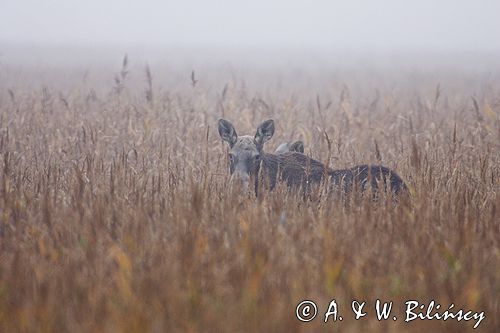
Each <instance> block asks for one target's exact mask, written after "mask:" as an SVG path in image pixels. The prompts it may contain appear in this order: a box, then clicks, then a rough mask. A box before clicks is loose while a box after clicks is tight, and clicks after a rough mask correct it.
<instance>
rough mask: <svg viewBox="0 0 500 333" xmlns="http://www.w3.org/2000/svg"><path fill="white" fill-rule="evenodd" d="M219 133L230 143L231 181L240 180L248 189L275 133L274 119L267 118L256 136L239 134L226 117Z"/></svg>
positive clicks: (222, 121) (244, 187)
mask: <svg viewBox="0 0 500 333" xmlns="http://www.w3.org/2000/svg"><path fill="white" fill-rule="evenodd" d="M218 127H219V135H220V137H221V138H222V140H224V141H226V142H227V143H228V144H229V170H230V172H231V182H240V183H241V185H242V186H243V189H244V190H246V189H248V185H249V184H250V180H251V178H252V177H255V176H256V175H257V174H258V173H259V169H260V163H261V160H262V157H263V151H262V149H263V147H264V143H266V142H267V141H268V140H269V139H271V138H272V136H273V134H274V121H273V120H272V119H269V120H266V121H265V122H263V123H262V124H261V125H260V126H259V127H258V128H257V131H256V133H255V135H254V136H251V135H242V136H238V134H237V133H236V130H235V129H234V126H233V125H232V124H231V123H230V122H229V121H227V120H225V119H220V120H219V126H218Z"/></svg>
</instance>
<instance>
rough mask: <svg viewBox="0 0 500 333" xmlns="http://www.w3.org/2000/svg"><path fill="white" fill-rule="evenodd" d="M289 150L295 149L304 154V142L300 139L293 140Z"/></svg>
mask: <svg viewBox="0 0 500 333" xmlns="http://www.w3.org/2000/svg"><path fill="white" fill-rule="evenodd" d="M290 151H296V152H298V153H301V154H304V142H302V141H300V140H299V141H295V142H294V143H292V145H291V146H290Z"/></svg>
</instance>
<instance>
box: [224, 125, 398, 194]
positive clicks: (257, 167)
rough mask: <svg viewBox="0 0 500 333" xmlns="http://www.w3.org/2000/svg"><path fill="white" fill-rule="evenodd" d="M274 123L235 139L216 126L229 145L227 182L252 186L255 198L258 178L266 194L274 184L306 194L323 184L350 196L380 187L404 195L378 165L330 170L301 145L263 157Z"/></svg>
mask: <svg viewBox="0 0 500 333" xmlns="http://www.w3.org/2000/svg"><path fill="white" fill-rule="evenodd" d="M274 129H275V127H274V121H273V120H272V119H269V120H266V121H264V122H263V123H262V124H260V126H259V127H258V128H257V131H256V132H255V135H253V136H251V135H241V136H238V134H237V132H236V129H235V128H234V126H233V125H232V124H231V123H230V122H229V121H227V120H225V119H220V120H219V123H218V130H219V135H220V137H221V138H222V140H223V141H225V142H227V143H228V145H229V153H228V154H229V155H228V157H229V169H230V173H231V178H230V181H231V182H239V183H241V185H242V186H243V188H244V189H245V190H246V189H248V188H249V186H250V182H253V184H254V186H255V195H258V191H259V184H261V183H264V182H261V181H260V179H259V178H261V175H262V177H264V178H265V180H267V184H268V186H269V189H270V190H273V189H274V188H275V187H276V184H277V183H278V182H281V181H282V182H285V183H286V184H287V185H288V187H291V188H296V187H299V188H300V187H301V188H303V189H304V190H305V191H308V190H309V189H310V188H311V186H312V185H315V184H316V185H319V184H321V182H322V181H324V180H327V181H328V184H329V188H331V189H332V190H335V189H337V190H340V192H341V193H350V192H352V191H353V190H355V189H359V190H360V191H365V190H367V189H368V188H371V189H372V190H373V191H375V192H377V191H378V190H379V186H380V185H381V186H382V187H383V189H384V190H385V191H387V190H388V189H389V190H390V191H392V193H393V194H395V195H398V194H400V193H401V192H403V191H404V192H406V191H407V187H406V185H405V183H404V181H403V180H402V179H401V177H399V176H398V174H397V173H395V172H394V171H392V170H391V169H389V168H386V167H384V166H381V165H357V166H354V167H352V168H350V169H341V170H333V169H330V168H328V167H326V166H325V165H324V164H323V163H321V162H319V161H317V160H315V159H312V158H310V157H308V156H306V155H304V154H303V152H304V145H303V143H302V142H301V141H297V142H296V143H294V144H289V143H285V144H283V145H281V146H280V147H278V149H277V150H276V152H275V154H270V153H265V152H264V149H263V148H264V144H265V143H266V142H267V141H269V140H270V139H271V138H272V137H273V135H274Z"/></svg>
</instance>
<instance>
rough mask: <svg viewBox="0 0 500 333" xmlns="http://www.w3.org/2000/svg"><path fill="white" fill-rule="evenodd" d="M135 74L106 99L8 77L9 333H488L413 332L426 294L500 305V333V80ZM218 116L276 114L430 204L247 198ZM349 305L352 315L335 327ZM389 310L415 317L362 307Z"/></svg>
mask: <svg viewBox="0 0 500 333" xmlns="http://www.w3.org/2000/svg"><path fill="white" fill-rule="evenodd" d="M128 66H129V65H128V60H124V62H123V68H122V69H121V70H119V73H118V75H117V76H116V80H115V83H114V84H112V83H111V81H112V80H110V84H109V85H108V87H107V88H106V89H97V90H95V89H94V88H93V87H92V85H89V84H88V83H86V82H79V81H78V80H77V79H74V78H67V79H66V80H68V81H67V84H68V85H70V86H72V87H74V88H71V89H64V88H61V87H60V86H57V85H55V84H54V85H51V84H50V82H49V83H48V84H47V85H46V86H45V87H30V88H23V87H22V86H18V87H10V88H7V86H8V83H7V82H8V77H7V78H6V77H5V76H4V77H3V78H2V80H3V82H2V86H3V87H5V89H3V90H1V91H0V159H1V161H2V167H1V168H0V170H1V171H0V193H1V195H0V212H1V214H0V216H1V217H0V218H1V224H0V247H1V250H0V331H2V332H17V331H25V332H28V331H47V332H114V331H125V332H143V331H153V332H166V331H170V332H178V331H184V332H185V331H190V332H198V331H202V332H217V331H228V332H234V331H236V332H239V331H253V332H257V331H260V332H276V331H277V332H294V331H318V330H322V331H332V330H335V329H338V328H340V329H342V330H344V331H348V332H359V331H380V332H387V331H398V332H399V331H412V332H421V331H449V332H456V331H467V330H472V326H473V324H472V323H471V322H467V323H466V322H460V323H457V322H456V321H447V322H442V321H435V320H434V321H414V322H411V323H408V324H405V323H404V322H403V318H404V307H403V305H402V304H403V302H404V301H406V300H408V299H417V300H420V301H422V302H428V301H429V300H431V299H434V300H436V301H438V302H439V303H440V304H442V305H443V306H444V307H447V306H448V304H450V303H455V304H456V306H457V308H458V307H461V308H465V309H473V310H475V311H485V312H486V320H485V321H484V322H483V323H481V325H480V330H481V331H491V332H493V331H495V330H496V329H498V328H499V326H500V303H499V300H500V297H499V296H500V223H499V220H500V219H499V216H500V214H499V209H500V196H499V194H498V192H499V189H500V188H499V180H500V149H499V142H500V95H499V88H500V79H499V78H496V79H494V78H493V79H492V78H491V77H489V78H488V77H486V78H483V77H479V78H475V79H474V80H476V81H474V82H477V83H478V84H477V85H475V86H474V88H472V89H470V88H471V86H470V82H469V81H468V78H469V76H467V74H464V73H459V72H457V73H448V74H446V75H444V74H443V76H442V77H439V78H436V77H435V74H431V73H425V72H423V73H411V72H408V73H403V74H397V75H395V76H384V75H383V73H382V74H380V75H378V76H377V75H373V73H370V72H363V71H361V72H356V73H355V74H356V75H352V76H351V75H350V73H337V74H338V75H337V76H335V73H333V74H332V76H331V77H330V78H329V77H326V76H324V77H322V79H320V81H319V82H322V83H326V84H327V85H326V86H324V87H323V88H321V89H317V90H315V89H314V86H315V84H314V83H313V81H314V78H315V76H314V75H313V74H308V73H300V72H299V73H293V74H290V77H292V78H295V79H294V80H293V81H287V78H290V77H287V76H284V78H283V79H282V80H281V81H280V80H277V81H276V82H278V83H276V84H269V83H268V82H269V81H267V79H268V78H270V77H273V75H275V74H273V73H267V74H262V73H260V75H261V76H260V77H259V75H258V74H254V76H251V75H249V77H250V80H254V81H253V83H250V84H247V83H246V81H245V79H246V76H245V75H244V73H243V74H239V75H238V74H235V75H232V76H229V77H226V78H222V79H221V78H220V77H219V78H216V77H215V74H214V73H213V72H211V70H210V69H207V70H205V72H204V71H203V70H201V71H196V76H195V72H194V71H193V72H191V71H189V72H186V73H183V74H181V73H177V74H175V75H177V76H178V77H179V78H183V80H184V81H182V80H179V83H178V85H176V86H168V85H167V86H161V84H159V83H157V81H156V80H157V78H158V76H159V75H156V74H155V70H154V68H150V67H149V66H147V67H145V70H144V67H142V69H137V70H136V71H135V72H134V71H133V70H131V69H129V68H128ZM129 71H130V72H131V73H132V75H134V74H135V75H136V81H138V82H135V83H132V81H130V82H129V81H128V80H129V75H128V74H129ZM14 74H15V71H11V74H10V75H14ZM190 74H191V77H190ZM24 75H25V74H24ZM183 75H184V76H183ZM211 75H212V76H211ZM276 77H279V75H278V74H276ZM342 77H344V78H346V81H348V82H347V83H345V84H343V82H341V81H340V82H339V78H342ZM111 78H112V76H111ZM438 79H439V80H441V82H442V83H441V84H440V85H438V83H439V81H438ZM443 81H444V82H443ZM61 82H63V83H64V82H66V81H64V80H63V81H61ZM311 87H312V88H311ZM320 90H321V91H320ZM219 117H225V118H227V119H230V120H231V121H232V122H233V123H234V124H235V126H236V127H237V130H238V131H239V133H240V134H243V133H245V132H246V133H249V134H250V133H253V131H254V130H255V128H256V126H257V125H258V124H259V123H260V122H261V121H262V120H264V119H267V118H274V119H275V120H276V125H277V130H276V136H275V137H274V138H273V139H272V141H271V142H270V143H269V144H268V147H266V148H267V150H268V151H271V150H273V149H274V148H275V147H276V146H277V145H278V144H279V143H280V142H282V141H284V140H290V139H297V138H301V139H303V140H304V141H305V143H306V150H307V153H308V154H310V155H311V156H313V157H315V158H317V159H319V160H321V161H323V162H325V163H329V165H330V166H332V167H338V168H341V167H348V166H352V165H354V164H357V163H366V162H372V163H381V164H384V165H386V166H389V167H391V168H393V169H395V170H396V171H397V172H398V173H399V174H400V175H401V176H402V177H403V179H405V180H406V182H407V184H408V186H409V187H410V189H411V194H412V197H411V202H410V203H404V204H400V205H397V206H394V205H393V204H392V202H386V201H379V202H376V203H373V202H370V201H369V200H365V201H362V202H361V203H359V204H356V205H346V204H343V203H340V202H336V201H334V200H326V199H325V198H322V199H318V200H313V201H304V200H302V199H301V198H300V197H298V196H296V195H294V194H293V193H289V192H287V191H286V189H284V188H279V189H278V190H276V191H275V192H272V193H264V194H263V195H262V196H261V197H259V198H254V197H247V196H242V195H233V194H232V193H229V192H228V191H226V188H227V178H228V171H227V164H226V163H227V161H226V156H225V151H226V147H225V146H224V145H223V144H222V143H221V140H220V139H219V137H218V135H217V132H216V121H217V119H218V118H219ZM332 298H335V299H336V300H337V302H338V303H339V304H340V311H341V315H343V317H344V318H345V319H344V320H343V321H342V322H337V323H335V324H334V323H331V322H330V323H329V324H324V323H322V318H321V316H322V313H324V312H325V311H326V305H327V304H328V302H329V301H330V300H331V299H332ZM377 298H381V299H383V300H393V301H394V302H395V310H394V311H395V314H396V315H397V316H398V317H399V319H398V321H396V322H393V321H392V320H390V321H388V322H378V321H377V320H376V318H375V316H374V313H373V312H374V311H373V306H371V308H369V309H368V311H370V313H369V315H368V316H367V317H366V318H364V319H363V320H360V321H356V320H354V319H353V315H352V313H350V302H351V301H352V300H353V299H356V300H366V301H367V302H368V303H369V304H373V302H374V301H375V299H377ZM303 299H313V300H315V301H316V302H317V304H318V305H319V307H320V313H319V315H318V317H317V318H316V320H314V321H312V322H310V323H301V322H299V321H298V320H297V319H296V318H295V306H296V305H297V304H298V303H299V302H300V301H301V300H303Z"/></svg>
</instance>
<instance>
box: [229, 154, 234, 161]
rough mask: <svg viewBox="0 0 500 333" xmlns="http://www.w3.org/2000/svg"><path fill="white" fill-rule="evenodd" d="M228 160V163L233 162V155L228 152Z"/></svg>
mask: <svg viewBox="0 0 500 333" xmlns="http://www.w3.org/2000/svg"><path fill="white" fill-rule="evenodd" d="M229 162H230V163H233V162H234V155H233V154H229Z"/></svg>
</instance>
